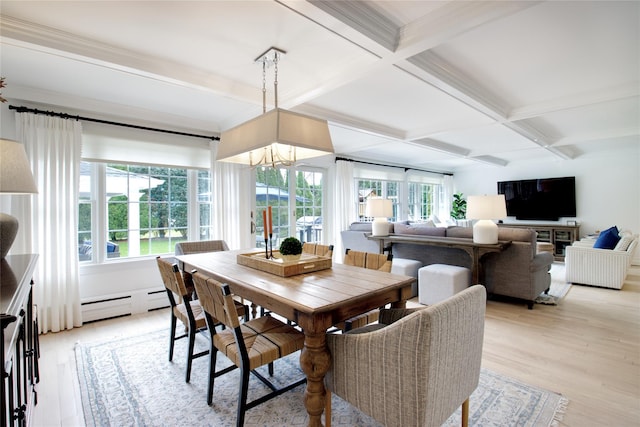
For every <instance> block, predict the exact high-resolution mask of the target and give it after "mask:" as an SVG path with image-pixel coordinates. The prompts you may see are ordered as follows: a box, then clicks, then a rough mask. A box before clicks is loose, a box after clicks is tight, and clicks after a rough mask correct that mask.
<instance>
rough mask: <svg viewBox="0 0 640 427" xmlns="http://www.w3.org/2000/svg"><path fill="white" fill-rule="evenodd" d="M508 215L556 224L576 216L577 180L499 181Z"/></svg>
mask: <svg viewBox="0 0 640 427" xmlns="http://www.w3.org/2000/svg"><path fill="white" fill-rule="evenodd" d="M498 194H504V197H505V200H506V202H507V215H508V216H515V217H516V219H528V220H547V221H557V220H558V219H559V218H560V217H575V216H576V178H575V177H573V176H570V177H563V178H542V179H523V180H519V181H502V182H498Z"/></svg>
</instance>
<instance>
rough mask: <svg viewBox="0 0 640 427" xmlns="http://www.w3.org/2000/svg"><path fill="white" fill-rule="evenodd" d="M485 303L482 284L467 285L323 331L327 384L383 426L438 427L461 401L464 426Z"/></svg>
mask: <svg viewBox="0 0 640 427" xmlns="http://www.w3.org/2000/svg"><path fill="white" fill-rule="evenodd" d="M485 309H486V291H485V288H484V287H483V286H482V285H474V286H471V287H469V288H467V289H465V290H464V291H462V292H460V293H458V294H456V295H454V296H453V297H451V298H449V299H447V300H445V301H442V302H440V303H437V304H434V305H432V306H429V307H426V308H424V309H422V310H418V311H416V312H414V313H412V314H410V315H408V316H406V317H404V318H402V319H400V320H398V321H396V322H394V323H392V324H391V325H389V326H385V327H382V328H380V329H378V330H374V331H372V332H364V333H346V334H328V335H327V345H328V347H329V351H330V352H331V356H332V365H331V367H330V369H329V372H327V375H326V376H325V383H326V387H327V389H328V390H329V391H330V392H332V393H335V394H337V395H338V396H340V397H341V398H343V399H344V400H346V401H347V402H349V403H350V404H352V405H354V406H356V407H357V408H358V409H360V410H361V411H362V412H364V413H366V414H368V415H369V416H371V417H373V418H374V419H376V420H377V421H379V422H381V423H382V424H384V425H385V426H388V427H394V426H398V427H400V426H427V427H428V426H440V425H442V423H444V422H445V421H446V420H447V418H448V417H450V416H451V414H452V413H453V412H454V411H455V410H456V408H457V407H459V406H461V405H462V425H463V426H465V425H466V423H467V421H468V411H469V396H470V395H471V393H472V392H473V391H474V390H475V389H476V387H477V386H478V382H479V379H480V363H481V358H482V344H483V338H484V316H485ZM330 402H331V401H330V396H327V408H326V409H327V417H329V414H330V412H331V410H330Z"/></svg>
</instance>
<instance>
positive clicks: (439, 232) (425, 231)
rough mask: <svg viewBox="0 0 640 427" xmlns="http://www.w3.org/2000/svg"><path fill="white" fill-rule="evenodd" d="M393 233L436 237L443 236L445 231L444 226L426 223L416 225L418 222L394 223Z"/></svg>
mask: <svg viewBox="0 0 640 427" xmlns="http://www.w3.org/2000/svg"><path fill="white" fill-rule="evenodd" d="M394 230H395V234H413V235H420V236H436V237H444V236H445V233H446V229H445V228H439V227H434V226H428V225H422V224H420V225H418V224H411V225H408V224H402V223H399V222H397V223H395V224H394Z"/></svg>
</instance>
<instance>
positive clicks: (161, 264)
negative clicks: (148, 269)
mask: <svg viewBox="0 0 640 427" xmlns="http://www.w3.org/2000/svg"><path fill="white" fill-rule="evenodd" d="M156 261H157V263H158V269H159V270H160V276H162V281H163V283H164V287H165V290H166V291H167V296H168V297H169V303H170V305H171V327H170V332H169V361H172V360H173V348H174V344H175V342H176V341H177V340H179V339H182V338H188V341H189V343H188V350H187V371H186V377H185V381H186V382H189V381H190V380H191V363H192V361H193V359H197V358H198V357H202V356H205V355H207V354H208V353H209V352H208V351H202V352H199V353H196V354H194V347H195V341H196V333H198V332H200V331H203V330H204V329H205V328H206V327H207V323H206V320H205V316H204V312H203V310H202V306H201V305H200V302H199V301H198V300H192V295H193V293H192V292H191V291H190V290H189V289H187V286H186V285H185V282H184V278H183V276H182V273H181V272H180V269H179V268H178V265H177V264H175V263H174V262H172V261H173V260H171V261H170V260H169V259H165V258H161V257H156ZM178 320H180V321H181V322H182V324H183V325H184V326H185V333H184V334H181V335H178V336H176V326H177V321H178Z"/></svg>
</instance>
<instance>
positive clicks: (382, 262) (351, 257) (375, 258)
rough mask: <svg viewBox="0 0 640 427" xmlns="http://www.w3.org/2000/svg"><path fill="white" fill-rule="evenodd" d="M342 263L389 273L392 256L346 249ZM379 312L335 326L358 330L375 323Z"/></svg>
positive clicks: (363, 315) (367, 313) (342, 328)
mask: <svg viewBox="0 0 640 427" xmlns="http://www.w3.org/2000/svg"><path fill="white" fill-rule="evenodd" d="M343 263H344V264H345V265H353V266H356V267H362V268H369V269H371V270H378V271H384V272H387V273H390V272H391V267H392V266H393V255H391V254H389V255H385V254H379V253H373V252H361V251H354V250H351V249H348V248H347V249H346V251H345V254H344V260H343ZM379 315H380V310H378V309H375V310H371V311H368V312H366V313H363V314H361V315H359V316H355V317H352V318H351V319H349V320H346V321H345V322H341V323H339V324H337V325H336V327H337V328H338V329H341V330H343V331H349V330H351V329H353V328H359V327H362V326H364V325H367V324H369V323H373V322H376V321H377V320H378V318H379Z"/></svg>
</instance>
